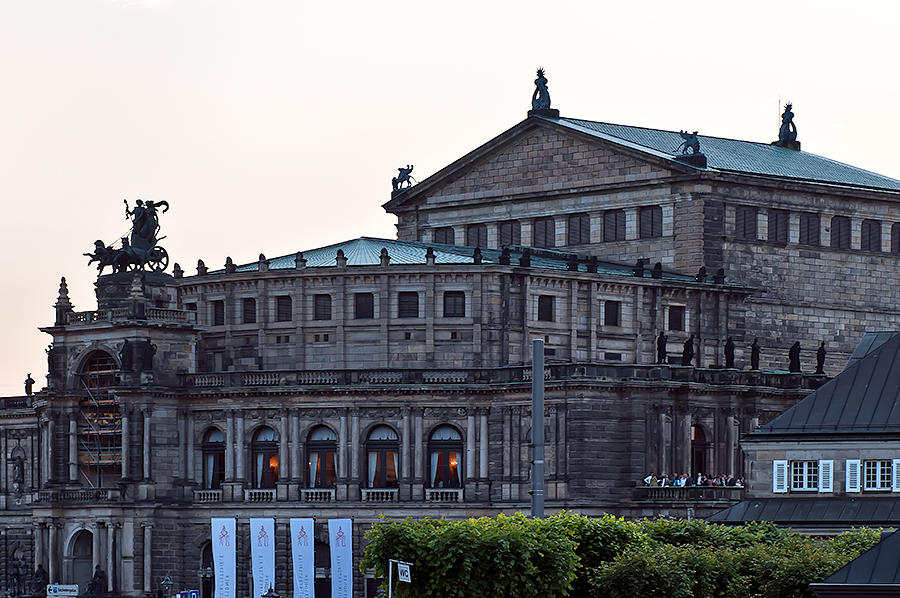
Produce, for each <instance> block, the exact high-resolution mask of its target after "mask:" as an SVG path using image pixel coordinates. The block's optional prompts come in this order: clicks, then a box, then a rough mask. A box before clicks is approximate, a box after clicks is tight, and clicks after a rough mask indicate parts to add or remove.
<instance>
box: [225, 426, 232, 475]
mask: <svg viewBox="0 0 900 598" xmlns="http://www.w3.org/2000/svg"><path fill="white" fill-rule="evenodd" d="M225 481H226V482H233V481H234V413H232V412H231V411H227V412H226V413H225Z"/></svg>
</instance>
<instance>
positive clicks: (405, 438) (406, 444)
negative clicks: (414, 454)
mask: <svg viewBox="0 0 900 598" xmlns="http://www.w3.org/2000/svg"><path fill="white" fill-rule="evenodd" d="M401 412H402V414H403V416H402V417H403V419H402V420H401V422H400V472H401V473H400V477H401V479H402V480H403V481H404V482H406V483H409V481H410V480H409V461H410V458H411V457H410V444H411V443H410V438H409V436H410V431H409V407H403V408H402V409H401Z"/></svg>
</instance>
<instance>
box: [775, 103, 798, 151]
mask: <svg viewBox="0 0 900 598" xmlns="http://www.w3.org/2000/svg"><path fill="white" fill-rule="evenodd" d="M793 108H794V105H793V104H792V103H791V102H788V103H787V104H785V105H784V112H783V113H782V114H781V128H780V129H778V141H775V142H773V143H772V145H778V146H781V147H786V148H788V149H792V150H795V151H798V152H799V151H800V142H799V141H797V125H795V124H794V111H793Z"/></svg>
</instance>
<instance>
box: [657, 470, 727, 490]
mask: <svg viewBox="0 0 900 598" xmlns="http://www.w3.org/2000/svg"><path fill="white" fill-rule="evenodd" d="M644 485H645V486H649V487H651V488H661V487H665V486H674V487H679V486H732V487H735V488H743V487H744V479H743V478H738V477H735V476H733V475H731V474H728V475H726V474H724V473H720V474H719V475H717V476H707V475H704V474H702V473H698V474H697V475H695V476H689V475H688V474H686V473H682V474H677V473H676V474H674V475H673V476H671V477H669V474H667V473H664V474H662V475H660V476H657V475H656V474H655V473H654V472H652V471H651V472H650V475H648V476H647V477H645V478H644Z"/></svg>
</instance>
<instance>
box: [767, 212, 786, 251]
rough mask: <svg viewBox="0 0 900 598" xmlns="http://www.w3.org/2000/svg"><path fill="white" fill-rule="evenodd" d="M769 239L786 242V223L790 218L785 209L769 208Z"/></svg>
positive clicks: (775, 241)
mask: <svg viewBox="0 0 900 598" xmlns="http://www.w3.org/2000/svg"><path fill="white" fill-rule="evenodd" d="M768 220H769V241H772V242H773V243H787V242H788V224H789V223H790V218H789V215H788V211H787V210H769V218H768Z"/></svg>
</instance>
